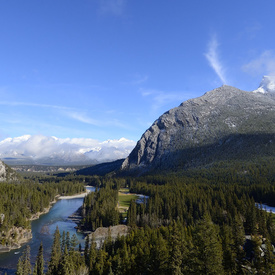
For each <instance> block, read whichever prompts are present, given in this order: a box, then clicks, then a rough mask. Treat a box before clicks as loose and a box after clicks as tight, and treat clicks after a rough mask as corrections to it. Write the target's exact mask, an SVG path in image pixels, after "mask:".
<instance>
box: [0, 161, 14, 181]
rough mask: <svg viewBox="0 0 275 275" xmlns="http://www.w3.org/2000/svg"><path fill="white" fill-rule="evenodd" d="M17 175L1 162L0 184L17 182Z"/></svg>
mask: <svg viewBox="0 0 275 275" xmlns="http://www.w3.org/2000/svg"><path fill="white" fill-rule="evenodd" d="M17 179H18V178H17V174H16V172H15V171H13V170H12V169H11V168H10V167H8V166H7V165H6V164H5V163H4V162H3V161H1V160H0V182H1V181H12V180H17Z"/></svg>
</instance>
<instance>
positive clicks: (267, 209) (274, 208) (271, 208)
mask: <svg viewBox="0 0 275 275" xmlns="http://www.w3.org/2000/svg"><path fill="white" fill-rule="evenodd" d="M258 207H260V204H258ZM262 207H263V210H265V211H268V212H270V211H271V212H272V213H275V207H272V206H268V205H266V204H262Z"/></svg>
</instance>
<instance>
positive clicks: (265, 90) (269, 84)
mask: <svg viewBox="0 0 275 275" xmlns="http://www.w3.org/2000/svg"><path fill="white" fill-rule="evenodd" d="M253 92H256V93H262V94H270V95H275V76H269V75H265V76H264V77H263V78H262V81H261V83H260V86H259V88H258V89H257V90H255V91H253Z"/></svg>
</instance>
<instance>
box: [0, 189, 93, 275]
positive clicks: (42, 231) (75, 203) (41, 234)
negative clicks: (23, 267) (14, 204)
mask: <svg viewBox="0 0 275 275" xmlns="http://www.w3.org/2000/svg"><path fill="white" fill-rule="evenodd" d="M87 189H89V190H91V191H94V188H93V187H87ZM82 202H83V198H77V199H69V200H59V201H57V203H55V204H54V205H53V207H52V208H51V210H50V211H49V213H47V214H44V215H42V216H40V218H39V219H37V220H35V221H32V223H31V227H32V235H33V237H32V239H31V241H29V242H28V243H27V244H28V245H29V246H30V248H31V263H32V264H34V262H35V260H36V255H37V252H38V249H39V246H40V243H41V242H43V248H44V260H45V262H47V261H49V259H50V253H51V246H52V241H53V233H54V231H55V230H56V227H57V226H58V228H59V231H60V233H61V234H62V232H63V231H65V232H70V235H71V236H72V235H73V234H76V235H77V237H78V240H79V242H80V243H81V244H82V246H84V236H83V234H81V233H77V232H76V229H75V226H76V224H75V223H74V222H73V221H71V220H70V219H69V218H68V217H69V216H70V215H72V214H73V213H74V212H75V211H76V210H77V209H78V208H79V207H80V206H81V205H82ZM25 247H26V245H23V246H22V247H21V248H20V249H16V250H12V251H10V252H8V253H2V254H0V274H5V272H7V274H15V271H16V265H17V262H18V259H19V257H20V256H21V254H22V251H23V250H24V249H25Z"/></svg>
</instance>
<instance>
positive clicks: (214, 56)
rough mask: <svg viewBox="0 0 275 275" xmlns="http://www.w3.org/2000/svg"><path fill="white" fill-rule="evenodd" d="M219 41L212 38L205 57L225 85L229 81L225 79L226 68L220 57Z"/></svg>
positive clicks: (214, 37)
mask: <svg viewBox="0 0 275 275" xmlns="http://www.w3.org/2000/svg"><path fill="white" fill-rule="evenodd" d="M218 46H219V44H218V41H217V38H216V36H215V35H213V36H212V39H211V40H210V42H209V44H208V49H207V53H205V57H206V58H207V60H208V62H209V64H210V66H211V67H212V68H213V70H214V71H215V73H216V74H217V76H218V77H219V79H220V80H221V82H222V83H223V84H226V83H227V79H226V77H225V72H224V71H225V70H224V67H223V65H222V63H221V61H220V59H219V56H218Z"/></svg>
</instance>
